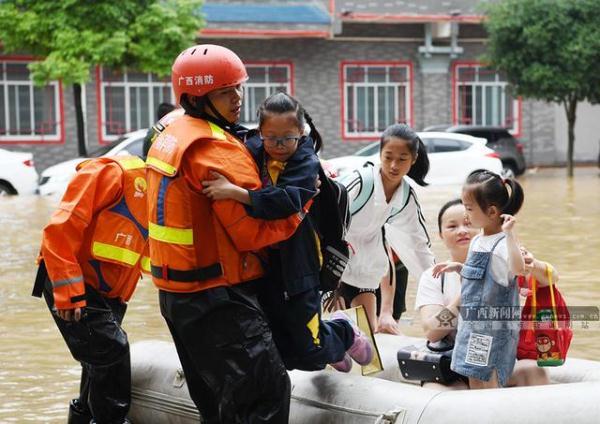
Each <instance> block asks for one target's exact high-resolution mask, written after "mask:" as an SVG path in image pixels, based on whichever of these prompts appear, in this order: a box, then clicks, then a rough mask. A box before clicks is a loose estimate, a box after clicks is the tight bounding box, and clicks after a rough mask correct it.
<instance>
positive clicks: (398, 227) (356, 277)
mask: <svg viewBox="0 0 600 424" xmlns="http://www.w3.org/2000/svg"><path fill="white" fill-rule="evenodd" d="M371 169H372V172H373V194H372V195H371V197H370V198H369V199H368V200H367V202H366V203H365V204H364V206H363V207H362V208H361V209H360V210H359V211H357V212H356V213H355V214H354V215H353V216H352V222H351V224H350V229H349V230H348V234H347V237H346V240H347V241H348V243H350V246H351V248H350V261H349V262H348V266H347V268H346V270H345V271H344V274H343V276H342V281H343V282H345V283H346V284H349V285H351V286H354V287H358V288H371V289H375V288H377V287H379V282H380V280H381V278H382V277H384V276H385V275H386V274H387V272H388V269H389V262H388V255H387V253H386V250H385V247H384V243H383V234H382V228H384V227H385V235H386V241H387V242H388V243H389V245H390V246H391V248H392V249H393V250H394V252H395V253H396V255H398V257H399V258H400V260H401V261H402V263H404V265H405V266H406V268H407V269H408V272H409V273H410V274H411V275H413V276H414V277H415V278H416V279H417V280H418V279H419V277H420V276H421V273H422V272H423V271H424V270H426V269H427V268H429V267H430V266H432V265H433V264H434V257H433V254H432V253H431V249H430V245H431V243H430V241H429V236H428V234H427V231H426V229H425V219H424V218H423V214H422V212H421V207H420V205H419V203H418V201H417V197H416V194H415V192H414V190H413V189H412V187H410V182H409V181H410V179H409V178H407V177H404V179H403V180H402V183H401V185H400V187H398V189H397V190H396V192H395V193H394V195H393V196H392V198H391V199H390V201H389V203H388V202H386V199H385V192H384V190H383V181H382V179H381V173H380V167H379V166H373V167H371ZM358 180H360V178H359V177H358V176H357V178H356V179H353V180H352V181H350V182H349V183H348V184H347V187H348V191H349V197H350V199H351V200H355V199H356V198H357V196H358V194H359V192H360V188H361V187H360V186H361V184H359V183H358ZM392 213H393V216H392Z"/></svg>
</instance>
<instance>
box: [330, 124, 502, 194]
mask: <svg viewBox="0 0 600 424" xmlns="http://www.w3.org/2000/svg"><path fill="white" fill-rule="evenodd" d="M418 134H419V137H420V138H421V140H423V143H424V144H425V147H426V148H427V155H428V157H429V164H430V165H429V173H428V174H427V177H425V181H426V182H428V183H429V184H432V185H445V184H462V183H464V181H465V179H466V178H467V175H469V174H470V173H471V172H473V171H475V170H477V169H487V170H489V171H492V172H495V173H497V174H499V173H501V172H502V162H501V161H500V159H499V156H498V153H496V152H495V151H493V150H492V149H490V148H488V147H486V145H485V144H486V140H485V139H484V138H478V137H472V136H470V135H464V134H450V133H446V132H422V133H418ZM327 162H328V165H329V166H330V167H331V168H332V169H333V171H334V172H335V173H336V174H337V175H344V174H346V173H348V172H352V171H353V170H354V169H357V168H360V167H361V166H363V165H364V164H365V162H372V163H374V164H378V163H379V162H380V159H379V141H375V142H373V143H371V144H369V145H367V146H366V147H363V148H362V149H360V150H358V151H357V152H356V153H355V154H353V155H350V156H342V157H338V158H334V159H330V160H328V161H327Z"/></svg>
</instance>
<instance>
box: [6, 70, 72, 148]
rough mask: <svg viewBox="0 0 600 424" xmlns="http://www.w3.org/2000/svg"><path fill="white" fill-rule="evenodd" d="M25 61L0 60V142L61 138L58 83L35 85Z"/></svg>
mask: <svg viewBox="0 0 600 424" xmlns="http://www.w3.org/2000/svg"><path fill="white" fill-rule="evenodd" d="M28 63H30V62H28V61H11V60H6V61H1V62H0V142H3V141H5V142H17V143H18V142H21V143H22V142H25V143H27V142H56V141H61V135H62V119H61V107H60V101H61V97H60V84H59V83H58V82H57V81H53V82H51V83H50V84H48V85H46V86H44V87H36V86H35V85H34V84H33V80H32V79H31V76H30V73H29V69H28V68H27V65H28Z"/></svg>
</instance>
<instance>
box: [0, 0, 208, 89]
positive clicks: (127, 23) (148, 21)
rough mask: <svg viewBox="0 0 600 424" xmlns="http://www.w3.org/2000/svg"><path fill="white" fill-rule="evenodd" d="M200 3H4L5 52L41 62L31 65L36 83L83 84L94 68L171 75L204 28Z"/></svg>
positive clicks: (0, 36)
mask: <svg viewBox="0 0 600 424" xmlns="http://www.w3.org/2000/svg"><path fill="white" fill-rule="evenodd" d="M201 4H202V1H201V0H138V1H136V0H119V1H115V0H61V1H56V0H5V1H2V2H0V22H2V25H0V40H2V44H3V48H4V51H6V52H15V51H24V52H27V53H31V54H34V55H36V56H39V57H41V58H45V59H44V60H42V61H40V62H34V63H32V64H30V65H29V66H30V69H31V71H32V74H33V78H34V80H35V82H36V84H45V83H47V82H49V81H53V80H57V79H60V80H62V81H63V82H64V83H66V84H72V83H85V82H87V81H88V79H89V76H90V70H91V69H92V67H94V66H96V65H106V66H113V67H120V66H129V67H132V68H135V69H138V70H140V71H143V72H154V73H157V74H159V75H161V76H165V75H168V74H170V72H171V64H172V62H173V60H174V58H175V57H176V56H177V54H178V53H179V52H180V51H181V50H183V49H184V48H186V47H188V46H190V45H191V44H193V43H194V41H195V38H196V35H197V33H198V30H199V29H200V28H201V26H202V25H203V23H204V22H203V19H202V17H201V15H200V13H199V10H200V6H201Z"/></svg>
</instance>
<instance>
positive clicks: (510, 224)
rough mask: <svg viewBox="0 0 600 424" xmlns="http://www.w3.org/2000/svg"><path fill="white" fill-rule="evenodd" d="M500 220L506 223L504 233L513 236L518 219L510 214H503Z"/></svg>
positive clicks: (503, 227) (503, 228) (503, 225)
mask: <svg viewBox="0 0 600 424" xmlns="http://www.w3.org/2000/svg"><path fill="white" fill-rule="evenodd" d="M500 218H502V219H503V220H504V222H503V223H502V231H503V232H504V233H506V234H507V235H508V234H512V231H513V228H514V227H515V224H516V222H517V219H516V218H515V217H514V216H512V215H509V214H506V213H505V214H503V215H500Z"/></svg>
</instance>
